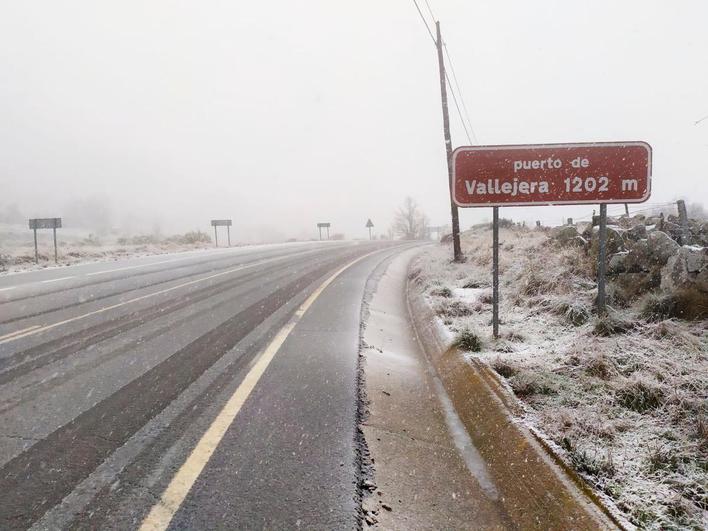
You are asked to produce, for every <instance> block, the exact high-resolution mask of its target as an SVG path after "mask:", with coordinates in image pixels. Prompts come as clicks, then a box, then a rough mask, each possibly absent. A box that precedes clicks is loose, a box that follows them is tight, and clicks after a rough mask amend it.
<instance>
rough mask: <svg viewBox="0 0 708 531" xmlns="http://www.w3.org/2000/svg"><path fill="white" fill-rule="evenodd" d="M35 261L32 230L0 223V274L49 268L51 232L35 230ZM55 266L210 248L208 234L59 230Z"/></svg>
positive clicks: (52, 250) (50, 263)
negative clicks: (36, 240) (169, 235)
mask: <svg viewBox="0 0 708 531" xmlns="http://www.w3.org/2000/svg"><path fill="white" fill-rule="evenodd" d="M37 239H38V251H39V264H35V263H34V242H33V236H32V231H30V230H28V229H25V228H24V227H18V226H10V225H0V274H2V273H13V272H18V271H27V270H32V269H43V268H46V267H53V266H55V264H54V245H53V242H52V231H51V230H43V231H39V233H38V238H37ZM57 240H58V248H59V263H58V265H59V266H65V265H72V264H77V263H84V262H96V261H108V260H119V259H122V258H135V257H140V256H148V255H156V254H165V253H176V252H184V251H193V250H198V249H206V248H211V247H212V243H211V238H210V236H209V235H207V234H204V233H200V232H191V233H186V234H183V235H177V236H171V237H158V236H152V235H138V236H130V237H127V236H118V235H106V236H100V237H98V236H96V235H95V234H92V233H89V232H87V231H81V230H76V229H73V230H72V229H59V231H58V233H57Z"/></svg>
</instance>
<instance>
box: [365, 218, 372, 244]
mask: <svg viewBox="0 0 708 531" xmlns="http://www.w3.org/2000/svg"><path fill="white" fill-rule="evenodd" d="M373 227H374V224H373V223H372V221H371V218H369V219H368V220H367V221H366V228H367V229H369V239H371V229H372V228H373Z"/></svg>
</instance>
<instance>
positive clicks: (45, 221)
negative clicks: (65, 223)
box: [29, 218, 61, 264]
mask: <svg viewBox="0 0 708 531" xmlns="http://www.w3.org/2000/svg"><path fill="white" fill-rule="evenodd" d="M29 228H30V229H31V230H33V231H34V263H35V264H38V263H39V250H38V249H37V229H52V232H53V233H54V263H55V264H58V263H59V252H58V250H57V229H60V228H61V218H34V219H30V220H29Z"/></svg>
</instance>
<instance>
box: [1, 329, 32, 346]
mask: <svg viewBox="0 0 708 531" xmlns="http://www.w3.org/2000/svg"><path fill="white" fill-rule="evenodd" d="M35 328H39V325H34V326H30V327H28V328H23V329H22V330H15V331H14V332H10V333H9V334H5V335H4V336H0V343H4V341H2V340H3V339H10V338H12V339H14V338H15V336H18V335H20V334H22V335H24V334H26V333H27V332H29V331H30V330H34V329H35Z"/></svg>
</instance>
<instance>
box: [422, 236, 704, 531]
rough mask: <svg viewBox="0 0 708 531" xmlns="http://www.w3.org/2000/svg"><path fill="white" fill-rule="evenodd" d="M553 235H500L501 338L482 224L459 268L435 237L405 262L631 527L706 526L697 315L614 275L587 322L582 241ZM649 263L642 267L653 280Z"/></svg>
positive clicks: (662, 292)
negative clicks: (605, 305) (606, 297)
mask: <svg viewBox="0 0 708 531" xmlns="http://www.w3.org/2000/svg"><path fill="white" fill-rule="evenodd" d="M557 232H558V231H554V233H549V232H547V231H545V230H529V229H525V228H520V227H514V228H506V229H502V231H501V253H500V254H501V261H500V268H501V294H502V303H501V311H500V316H501V336H502V337H500V338H499V339H496V340H495V339H493V338H492V334H491V324H490V323H491V313H492V306H491V296H490V294H491V260H492V249H491V231H490V230H489V229H488V228H482V227H480V228H477V229H475V230H472V231H469V232H467V233H464V234H463V241H462V244H463V250H464V252H465V255H466V263H464V264H455V263H452V262H451V260H450V258H451V254H452V253H451V249H450V247H449V245H447V244H443V245H441V246H439V247H437V248H432V249H430V250H428V251H426V252H425V253H424V254H423V255H422V256H421V257H420V258H419V259H418V263H417V264H416V266H415V267H416V269H419V270H420V271H421V274H420V275H419V277H418V278H419V279H420V280H419V281H420V282H421V285H422V287H423V288H424V289H425V291H426V295H427V297H428V300H429V302H430V304H431V305H432V306H433V308H435V309H436V311H437V313H438V314H439V316H440V318H441V321H442V323H444V324H445V325H446V326H447V327H448V329H449V330H450V332H451V333H452V334H453V335H454V336H456V337H457V344H458V345H459V346H460V347H461V348H462V349H464V350H466V351H468V355H469V356H476V357H478V358H480V359H483V360H486V361H487V362H488V363H489V365H490V366H491V367H492V368H493V369H494V370H495V371H496V372H497V373H498V374H499V375H501V377H502V379H503V380H504V381H505V382H506V383H507V384H508V386H509V388H510V390H512V391H513V392H514V393H515V394H516V396H517V397H518V398H519V399H520V400H521V401H522V404H523V405H524V408H523V409H524V411H525V412H526V413H525V415H524V417H525V418H524V419H523V421H524V422H527V423H529V424H531V425H532V426H534V427H535V428H536V429H538V430H539V431H541V432H542V433H544V434H545V436H546V437H547V438H548V439H549V440H550V441H553V442H554V443H555V445H556V447H557V450H558V452H559V453H560V454H561V455H562V456H564V457H565V459H566V460H567V461H568V463H570V464H571V465H572V466H574V467H575V469H576V470H577V471H578V472H579V473H580V474H581V475H582V476H583V477H584V478H586V480H587V481H588V482H589V483H591V484H592V485H594V486H595V487H596V488H597V489H598V490H599V491H601V492H602V493H604V494H606V495H607V496H608V497H609V498H611V499H612V500H613V501H614V503H615V504H616V505H617V507H618V508H619V509H620V510H621V511H622V512H623V513H624V514H625V515H626V516H627V518H628V519H629V520H630V521H631V522H633V523H635V524H637V525H638V526H640V527H642V528H650V529H670V528H695V529H702V528H705V526H706V523H707V521H708V520H707V519H706V515H707V514H708V512H707V511H708V329H707V326H706V325H707V322H706V320H705V312H703V313H701V311H692V312H688V313H680V312H676V311H672V308H674V309H675V305H674V306H672V303H671V298H672V297H676V296H677V291H673V289H672V287H671V286H668V287H667V286H664V287H662V286H661V282H656V283H653V284H652V283H650V284H648V285H646V286H645V288H644V289H643V290H636V289H635V290H634V291H633V293H632V297H628V296H626V290H624V291H623V293H622V296H621V297H620V296H619V295H617V294H618V292H619V291H620V290H618V289H617V287H616V286H615V285H614V282H615V279H613V280H612V281H611V282H612V283H613V284H612V285H611V286H610V290H609V291H610V295H611V299H610V301H611V308H610V312H609V315H608V316H607V317H605V318H602V319H598V318H597V315H596V312H595V309H594V306H593V305H594V298H595V296H596V283H595V277H594V275H595V258H594V254H593V247H592V242H591V241H590V239H591V238H592V235H591V236H590V238H589V239H588V240H587V241H585V240H583V241H582V242H580V241H579V240H575V241H574V242H573V243H571V244H564V243H563V242H561V241H559V239H558V238H557ZM576 234H577V233H576ZM575 237H576V236H575V235H573V236H572V238H575ZM662 238H663V237H662ZM581 239H582V237H581ZM639 239H641V238H639ZM677 247H679V246H677ZM699 249H701V247H700V246H696V245H694V246H693V250H692V251H690V252H691V253H693V252H704V251H700V250H699ZM618 252H620V251H618ZM622 252H625V251H622ZM672 252H673V254H672V256H674V255H676V254H677V253H678V250H677V249H674V250H673V251H672ZM616 260H617V259H615V261H616ZM670 260H671V258H670V257H667V260H665V262H664V263H666V262H667V261H670ZM655 265H656V264H654V265H652V267H648V268H646V269H648V270H651V271H653V273H650V274H649V275H652V274H653V275H654V276H655V277H656V276H657V274H658V277H659V278H660V277H661V274H660V273H661V267H659V269H658V270H655V269H654V266H655ZM662 267H665V266H662ZM701 267H703V268H705V263H703V265H702V266H701ZM628 269H629V268H628V267H625V271H627V270H628ZM700 274H708V271H703V273H700ZM645 276H646V272H645ZM637 278H639V277H637ZM642 278H644V277H642ZM623 280H624V281H625V282H624V285H627V284H628V282H626V281H627V280H628V279H623ZM682 286H683V287H681V289H684V288H685V283H684V284H682ZM676 289H677V290H678V289H679V288H676ZM690 289H691V291H692V294H691V301H693V302H692V303H693V304H703V305H705V304H706V301H707V300H708V294H707V293H705V292H703V291H700V290H699V289H698V288H695V287H693V288H690ZM667 300H668V302H667ZM677 316H678V318H677ZM689 316H690V317H691V319H690V320H688V319H687V317H689ZM681 317H683V319H682V318H681Z"/></svg>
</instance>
